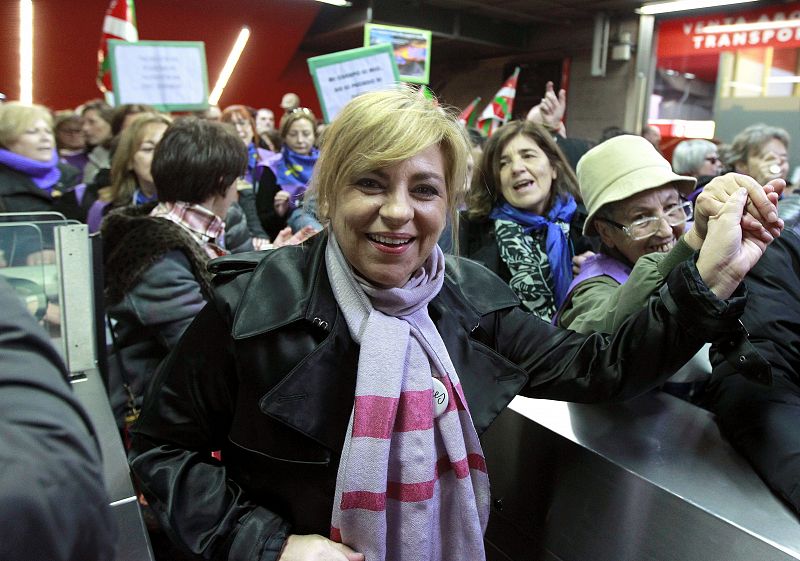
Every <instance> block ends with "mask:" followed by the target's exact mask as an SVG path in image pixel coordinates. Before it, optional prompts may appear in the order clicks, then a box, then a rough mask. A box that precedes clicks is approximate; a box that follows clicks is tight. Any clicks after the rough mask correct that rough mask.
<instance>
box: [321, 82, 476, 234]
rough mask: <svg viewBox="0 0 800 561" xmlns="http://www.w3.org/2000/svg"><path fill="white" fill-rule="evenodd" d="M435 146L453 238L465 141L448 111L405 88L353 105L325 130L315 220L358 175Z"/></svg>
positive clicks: (369, 95)
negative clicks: (444, 187)
mask: <svg viewBox="0 0 800 561" xmlns="http://www.w3.org/2000/svg"><path fill="white" fill-rule="evenodd" d="M434 145H436V146H439V149H440V150H441V151H442V156H443V159H444V165H445V170H444V171H445V181H446V190H447V204H448V211H449V213H450V217H451V220H452V224H453V231H454V232H457V231H458V228H457V225H458V223H457V213H456V209H457V205H458V202H459V201H458V193H460V192H461V191H462V189H463V186H464V183H465V181H466V177H467V158H468V156H469V141H468V139H467V135H466V133H465V132H464V128H463V127H461V126H460V125H459V124H458V121H457V119H456V116H455V113H454V112H453V111H451V110H446V109H443V108H442V107H440V106H439V105H438V104H437V102H436V101H435V100H431V99H427V98H425V97H423V96H422V95H420V94H419V93H418V92H417V91H416V90H414V89H412V88H411V87H408V86H403V87H398V88H397V89H392V90H384V91H378V92H370V93H366V94H363V95H361V96H359V97H357V98H355V99H353V100H352V101H351V102H350V103H348V104H347V105H346V106H345V107H344V109H342V111H341V113H339V115H338V116H337V117H336V118H335V119H334V120H333V122H332V123H331V125H330V126H329V127H328V128H327V129H325V135H324V137H323V140H322V146H321V147H320V156H319V160H318V161H317V164H316V166H315V167H314V174H313V177H312V179H311V189H312V192H314V193H315V195H316V197H317V202H318V205H319V213H318V214H319V217H320V219H321V220H323V221H327V220H329V219H330V216H331V213H332V212H335V204H334V203H335V200H336V194H337V191H338V190H339V189H342V188H343V187H344V186H345V185H348V184H350V183H351V182H352V181H354V180H355V179H356V178H357V177H358V176H359V175H361V174H362V173H366V172H370V171H375V170H379V169H382V168H385V167H388V166H391V165H394V164H397V163H399V162H402V161H403V160H406V159H408V158H411V157H412V156H414V155H416V154H418V153H419V152H421V151H422V150H424V149H425V148H428V147H429V146H434Z"/></svg>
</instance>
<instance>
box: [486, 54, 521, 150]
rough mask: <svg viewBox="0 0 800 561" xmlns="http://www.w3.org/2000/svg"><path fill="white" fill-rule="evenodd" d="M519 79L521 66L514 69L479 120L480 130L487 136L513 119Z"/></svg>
mask: <svg viewBox="0 0 800 561" xmlns="http://www.w3.org/2000/svg"><path fill="white" fill-rule="evenodd" d="M517 78H519V66H517V67H516V68H515V69H514V73H513V74H512V75H511V76H510V77H509V78H508V80H506V81H505V83H504V84H503V87H502V88H500V90H499V91H498V92H497V93H496V94H495V95H494V99H493V100H492V101H491V102H490V103H489V105H487V106H486V108H485V109H484V110H483V113H481V116H480V117H479V118H478V129H480V130H481V131H483V132H484V133H485V134H486V136H492V133H493V132H494V131H496V130H497V129H498V128H500V126H501V125H504V124H506V123H507V122H508V120H509V119H510V118H511V111H512V110H513V108H514V97H515V96H516V95H517Z"/></svg>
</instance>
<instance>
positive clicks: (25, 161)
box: [0, 148, 61, 193]
mask: <svg viewBox="0 0 800 561" xmlns="http://www.w3.org/2000/svg"><path fill="white" fill-rule="evenodd" d="M58 159H59V158H58V153H57V152H56V151H55V150H53V157H52V158H50V161H49V162H40V161H38V160H31V159H30V158H26V157H25V156H20V155H19V154H16V153H14V152H11V151H9V150H4V149H2V148H0V164H3V165H5V166H8V167H10V168H11V169H14V170H17V171H18V172H21V173H24V174H25V175H27V176H28V177H30V179H31V181H33V183H34V185H36V186H37V187H38V188H39V189H43V190H45V191H47V192H48V193H49V192H50V191H51V190H52V189H53V185H55V184H56V183H58V180H59V179H61V170H60V169H58Z"/></svg>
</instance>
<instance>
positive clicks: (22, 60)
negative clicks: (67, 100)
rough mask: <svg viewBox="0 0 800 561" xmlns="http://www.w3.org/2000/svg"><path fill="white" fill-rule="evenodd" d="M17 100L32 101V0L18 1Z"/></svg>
mask: <svg viewBox="0 0 800 561" xmlns="http://www.w3.org/2000/svg"><path fill="white" fill-rule="evenodd" d="M19 100H20V101H21V102H22V103H28V104H30V103H33V2H32V0H20V3H19Z"/></svg>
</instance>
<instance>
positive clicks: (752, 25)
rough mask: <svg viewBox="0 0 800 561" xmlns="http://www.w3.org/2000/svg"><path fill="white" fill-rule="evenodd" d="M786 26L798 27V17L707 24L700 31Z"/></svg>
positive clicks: (748, 29) (731, 30) (746, 29)
mask: <svg viewBox="0 0 800 561" xmlns="http://www.w3.org/2000/svg"><path fill="white" fill-rule="evenodd" d="M787 27H800V19H787V20H783V21H757V22H753V23H732V24H730V25H707V26H705V27H704V28H703V29H702V30H701V31H700V33H735V32H737V31H761V30H764V29H785V28H787Z"/></svg>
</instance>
